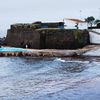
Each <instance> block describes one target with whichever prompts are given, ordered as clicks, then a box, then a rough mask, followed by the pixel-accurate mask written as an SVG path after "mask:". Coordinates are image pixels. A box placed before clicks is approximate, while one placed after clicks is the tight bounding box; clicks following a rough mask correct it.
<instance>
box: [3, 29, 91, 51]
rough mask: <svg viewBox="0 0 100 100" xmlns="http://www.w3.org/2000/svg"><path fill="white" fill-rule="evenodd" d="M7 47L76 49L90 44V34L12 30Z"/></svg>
mask: <svg viewBox="0 0 100 100" xmlns="http://www.w3.org/2000/svg"><path fill="white" fill-rule="evenodd" d="M5 42H6V45H7V46H13V47H25V45H26V44H27V45H28V47H29V48H33V49H76V48H81V47H83V46H85V45H87V44H89V32H88V31H87V30H75V29H73V30H72V29H58V28H47V29H36V30H32V29H29V28H28V29H27V28H25V29H18V28H15V29H10V30H8V33H7V37H6V40H5Z"/></svg>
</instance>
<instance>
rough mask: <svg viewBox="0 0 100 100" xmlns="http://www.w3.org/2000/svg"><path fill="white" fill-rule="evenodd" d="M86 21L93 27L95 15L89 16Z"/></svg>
mask: <svg viewBox="0 0 100 100" xmlns="http://www.w3.org/2000/svg"><path fill="white" fill-rule="evenodd" d="M85 21H86V22H87V24H88V25H89V26H90V27H92V25H93V24H94V21H95V18H94V17H93V16H90V17H87V18H86V19H85Z"/></svg>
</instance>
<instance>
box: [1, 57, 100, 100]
mask: <svg viewBox="0 0 100 100" xmlns="http://www.w3.org/2000/svg"><path fill="white" fill-rule="evenodd" d="M0 100H100V58H99V57H98V58H82V59H80V58H77V59H76V58H75V59H74V58H19V57H9V58H7V57H1V58H0Z"/></svg>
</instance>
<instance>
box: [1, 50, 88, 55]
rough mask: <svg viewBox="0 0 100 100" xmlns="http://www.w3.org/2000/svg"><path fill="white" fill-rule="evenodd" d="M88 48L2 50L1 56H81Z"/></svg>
mask: <svg viewBox="0 0 100 100" xmlns="http://www.w3.org/2000/svg"><path fill="white" fill-rule="evenodd" d="M87 50H88V49H77V50H56V49H42V50H38V49H31V51H30V52H0V57H9V56H23V57H24V56H30V57H72V56H79V55H82V54H83V53H84V52H86V51H87Z"/></svg>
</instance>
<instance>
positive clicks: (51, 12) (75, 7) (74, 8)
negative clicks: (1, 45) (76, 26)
mask: <svg viewBox="0 0 100 100" xmlns="http://www.w3.org/2000/svg"><path fill="white" fill-rule="evenodd" d="M0 13H1V14H0V33H4V34H6V30H7V29H8V28H9V27H10V25H11V24H14V23H32V22H34V21H62V19H63V18H69V17H71V18H86V17H87V16H91V15H93V16H94V17H96V18H99V17H100V0H0Z"/></svg>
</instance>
